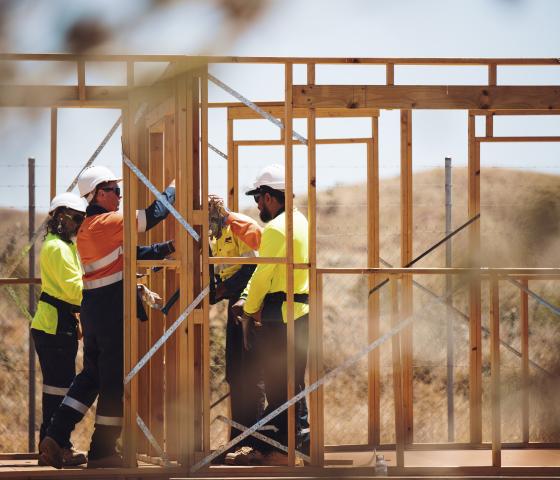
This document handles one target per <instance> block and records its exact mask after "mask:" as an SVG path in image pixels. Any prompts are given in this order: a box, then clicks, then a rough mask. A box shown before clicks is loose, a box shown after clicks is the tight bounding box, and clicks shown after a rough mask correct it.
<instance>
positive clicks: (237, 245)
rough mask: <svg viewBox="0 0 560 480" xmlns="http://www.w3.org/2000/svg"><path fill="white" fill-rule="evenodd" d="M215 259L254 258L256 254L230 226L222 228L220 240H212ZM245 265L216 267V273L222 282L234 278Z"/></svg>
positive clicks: (214, 238) (211, 244)
mask: <svg viewBox="0 0 560 480" xmlns="http://www.w3.org/2000/svg"><path fill="white" fill-rule="evenodd" d="M210 247H211V248H212V256H213V257H254V256H255V255H256V252H255V251H254V250H253V249H252V248H251V247H249V245H247V244H246V243H245V242H243V241H242V240H241V239H240V238H239V237H237V236H236V235H234V234H233V232H232V230H231V226H230V225H226V226H225V227H224V228H222V236H221V237H220V238H216V237H212V238H211V240H210ZM242 266H243V265H214V273H215V274H216V275H219V276H220V278H221V279H222V280H227V279H228V278H230V277H232V276H233V275H234V274H235V273H236V272H237V271H238V270H239V269H240V268H241V267H242Z"/></svg>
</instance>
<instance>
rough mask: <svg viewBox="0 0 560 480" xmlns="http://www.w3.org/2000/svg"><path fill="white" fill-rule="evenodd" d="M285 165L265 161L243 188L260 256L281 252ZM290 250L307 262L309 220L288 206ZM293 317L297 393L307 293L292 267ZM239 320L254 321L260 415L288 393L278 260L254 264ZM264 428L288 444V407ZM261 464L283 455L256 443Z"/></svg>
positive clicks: (303, 415) (302, 434) (301, 273)
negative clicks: (251, 206)
mask: <svg viewBox="0 0 560 480" xmlns="http://www.w3.org/2000/svg"><path fill="white" fill-rule="evenodd" d="M284 189H285V181H284V167H282V166H281V165H269V166H267V167H266V168H264V169H263V170H262V172H261V173H260V174H259V175H258V177H257V180H256V181H255V184H254V189H252V190H250V191H248V192H246V194H247V195H252V196H254V198H255V201H256V202H257V205H258V208H259V212H260V219H261V220H262V221H263V222H265V223H266V224H267V225H266V227H265V228H264V230H263V232H262V237H261V244H260V247H259V256H260V257H285V255H286V223H285V222H286V215H285V212H284V206H285V198H284ZM293 226H294V228H293V242H294V243H293V253H294V262H295V263H307V262H308V261H309V255H308V224H307V219H306V218H305V216H304V215H303V214H302V213H301V212H299V211H298V210H297V208H294V210H293ZM294 294H295V295H294V319H295V344H296V345H295V347H296V354H295V370H296V372H295V374H296V375H295V388H296V393H298V392H300V391H301V390H303V389H304V388H305V384H304V377H305V368H306V366H307V346H308V336H309V333H308V312H309V306H308V294H309V273H308V271H307V270H305V269H297V270H295V271H294ZM235 312H236V313H238V314H239V318H240V321H241V322H243V323H245V324H247V322H248V321H249V322H252V323H253V325H254V326H255V328H254V330H253V333H252V335H251V336H249V335H246V339H245V340H246V345H245V346H246V348H254V349H256V352H257V353H256V355H257V358H258V361H259V363H260V365H261V366H262V369H263V378H264V383H265V392H266V399H267V402H268V405H267V407H266V410H265V411H264V413H263V416H266V415H268V414H269V413H270V412H272V411H273V410H275V409H276V408H278V407H279V406H281V405H282V404H283V403H285V402H286V401H287V400H288V396H287V361H288V360H287V359H288V352H287V323H286V322H287V319H286V266H285V265H282V264H269V265H265V264H260V265H258V266H257V268H256V269H255V271H254V273H253V275H252V277H251V280H250V281H249V284H248V285H247V288H246V289H245V291H244V292H243V294H242V295H241V299H240V300H239V302H237V303H236V305H235ZM266 427H269V430H268V431H266V432H263V433H265V434H266V435H268V436H270V437H271V438H273V439H275V440H277V441H279V442H280V443H282V444H283V445H287V442H288V439H287V431H288V416H287V412H286V411H284V412H283V413H281V414H279V415H277V416H276V417H275V418H274V419H273V420H271V422H270V424H269V425H266V426H265V429H266ZM296 429H297V431H296V434H297V448H298V450H300V451H303V452H304V453H307V452H308V450H309V435H308V433H309V424H308V423H307V407H306V404H305V400H304V399H303V400H302V401H300V402H298V404H297V405H296ZM255 448H258V449H259V450H260V451H261V453H264V463H266V464H276V465H278V464H280V465H282V464H287V456H286V455H285V454H284V453H283V452H281V451H280V450H277V449H274V448H272V447H270V446H269V445H267V444H264V443H260V444H258V447H257V446H255Z"/></svg>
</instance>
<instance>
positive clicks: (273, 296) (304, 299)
mask: <svg viewBox="0 0 560 480" xmlns="http://www.w3.org/2000/svg"><path fill="white" fill-rule="evenodd" d="M285 301H286V292H274V293H267V294H266V295H265V297H264V303H283V302H285ZM294 302H296V303H305V304H306V305H307V304H309V294H308V293H294Z"/></svg>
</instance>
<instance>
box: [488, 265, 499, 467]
mask: <svg viewBox="0 0 560 480" xmlns="http://www.w3.org/2000/svg"><path fill="white" fill-rule="evenodd" d="M490 364H491V387H490V389H491V402H492V466H494V467H501V466H502V446H501V441H502V439H501V429H502V418H501V414H500V295H499V283H498V278H497V277H496V276H491V277H490Z"/></svg>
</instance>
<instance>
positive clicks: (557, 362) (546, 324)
mask: <svg viewBox="0 0 560 480" xmlns="http://www.w3.org/2000/svg"><path fill="white" fill-rule="evenodd" d="M453 175H454V177H453V188H454V190H453V220H454V221H453V224H454V226H455V227H457V226H458V225H460V224H462V223H463V222H465V221H466V220H467V219H468V218H467V198H466V191H467V177H466V171H465V170H464V169H455V170H454V172H453ZM443 181H444V180H443V170H441V171H439V170H438V171H428V172H422V173H418V174H415V177H414V253H415V255H418V254H420V253H421V252H422V251H424V250H425V249H426V248H427V247H429V246H430V245H432V244H433V243H435V242H436V241H438V240H439V239H440V238H441V237H443V235H444V219H445V210H444V189H443ZM481 192H482V201H481V213H482V217H481V229H482V239H483V243H482V251H481V257H482V262H483V264H484V265H489V266H514V267H537V266H557V265H558V253H557V252H558V251H560V238H559V235H558V233H559V228H560V221H559V220H558V219H559V218H560V177H558V176H550V175H544V174H535V173H525V172H518V171H507V170H500V169H489V170H488V171H486V170H485V171H484V172H483V175H482V180H481ZM365 193H366V192H365V187H364V186H363V185H354V186H340V187H336V188H333V189H330V190H327V191H323V192H320V193H319V194H318V202H317V203H318V216H317V220H318V245H317V248H318V262H319V265H320V266H364V265H366V258H367V257H366V225H367V218H366V203H365V202H366V195H365ZM380 198H381V214H380V230H381V256H382V257H383V258H384V259H385V260H387V261H389V262H391V263H393V264H395V265H398V264H399V258H400V233H399V232H400V215H399V208H400V205H399V202H400V185H399V179H387V180H384V181H382V183H381V190H380ZM296 203H298V205H299V207H300V209H301V210H302V211H304V212H305V211H306V208H307V207H306V205H305V202H304V201H303V202H302V201H301V199H298V198H296ZM249 213H250V214H252V215H253V216H255V217H256V211H255V210H254V209H253V210H252V211H250V212H249ZM21 215H22V214H19V215H18V214H14V213H13V212H3V213H1V214H0V221H1V223H2V225H3V226H5V227H4V228H5V230H4V231H5V232H7V233H6V234H5V235H4V237H3V238H2V239H1V240H0V251H5V249H6V245H7V242H8V243H9V241H10V240H9V239H10V238H14V242H15V245H16V247H19V246H21V245H22V243H23V238H24V237H25V236H26V234H25V229H26V222H25V221H21V220H20V219H21V218H22V216H21ZM24 219H25V217H24ZM18 221H19V222H20V223H19V224H18ZM6 229H7V230H6ZM466 240H467V235H466V232H463V233H460V234H459V235H458V236H457V237H455V238H454V240H453V262H454V265H465V264H467V263H468V262H469V260H470V258H469V253H468V251H467V242H466ZM5 260H6V258H4V260H3V261H5ZM444 262H445V256H444V251H443V249H441V250H438V251H437V252H434V253H433V254H431V255H430V256H428V257H427V258H425V259H424V260H422V261H421V262H420V263H419V264H418V265H419V266H442V265H444ZM24 270H25V269H22V270H21V271H20V272H19V274H22V275H23V274H25V271H24ZM416 280H417V281H419V282H420V283H422V284H424V285H426V286H428V287H430V288H431V289H432V290H434V291H435V292H437V293H439V294H442V293H443V288H444V287H443V285H444V283H443V279H439V278H434V277H429V278H428V277H427V276H424V277H421V276H419V277H418V278H416ZM556 283H557V282H552V281H538V282H532V283H531V288H532V289H534V290H535V291H536V292H537V293H539V294H541V295H542V296H543V297H545V298H546V299H547V300H548V301H550V302H551V303H553V304H555V305H560V295H559V294H558V288H557V285H556ZM460 286H461V284H460V281H458V280H457V282H456V287H457V288H459V290H458V291H457V293H456V294H455V295H454V304H455V306H457V308H459V309H461V310H462V311H463V312H465V313H467V297H466V295H465V291H464V289H461V288H460ZM500 290H501V303H500V307H501V335H502V339H504V340H506V341H507V342H508V343H510V344H511V345H512V346H513V347H514V348H517V349H519V348H520V341H519V291H518V290H517V289H516V288H515V287H513V286H511V285H507V284H506V283H503V282H502V284H501V289H500ZM20 293H21V295H22V298H26V295H27V291H26V289H25V288H21V289H20ZM366 299H367V285H366V282H365V281H364V279H362V278H360V277H358V276H342V277H335V276H333V275H330V276H327V277H326V278H325V289H324V314H325V316H324V333H325V338H324V348H325V364H326V367H327V368H328V369H331V368H334V367H336V366H337V365H339V364H340V363H341V362H342V361H344V359H346V358H348V357H349V356H350V355H352V354H353V353H355V352H357V351H359V350H360V349H361V348H363V347H364V346H365V345H366V338H367V336H366V306H367V303H366ZM388 300H389V299H388V292H386V291H385V290H382V291H381V308H382V319H381V323H382V330H383V331H386V330H387V329H388V328H389V318H388V314H389V304H388ZM0 305H1V308H0V393H1V397H0V426H1V427H0V428H1V429H2V430H1V431H0V450H2V451H10V450H11V451H14V450H24V449H25V447H26V432H27V423H26V422H27V401H26V398H27V393H26V392H27V368H26V365H27V347H26V342H27V324H26V321H25V320H24V319H23V318H22V316H21V314H20V313H19V311H18V310H17V308H15V307H14V305H13V303H12V302H11V300H9V299H8V297H7V296H6V293H5V292H4V291H2V294H1V295H0ZM529 306H530V351H531V358H532V360H534V361H535V362H537V363H538V364H539V365H541V366H542V367H543V368H545V369H547V370H548V371H550V372H551V373H553V374H554V375H555V376H558V374H559V373H560V357H559V356H558V353H557V352H558V338H560V331H559V330H560V322H558V318H557V317H555V316H554V315H553V314H551V313H550V312H549V311H548V310H546V309H545V308H543V307H542V306H539V305H538V304H537V303H536V302H534V301H532V300H530V301H529ZM488 311H489V304H488V294H487V285H483V324H484V325H486V326H488ZM212 312H213V313H212V318H211V334H212V368H213V370H212V371H213V375H212V382H213V383H212V387H213V399H214V400H216V399H217V398H219V397H220V396H221V395H222V394H223V393H225V392H227V386H226V385H225V383H224V380H223V377H224V371H223V345H224V323H225V312H224V306H223V305H218V306H217V307H214V309H213V311H212ZM414 316H415V320H414V414H415V424H414V440H415V441H416V442H443V441H446V439H447V403H446V389H447V380H446V349H445V345H446V330H445V325H446V318H447V317H446V310H445V307H443V306H441V305H440V304H438V303H436V302H435V301H434V300H433V299H432V298H430V297H429V296H427V295H426V294H424V293H422V292H421V291H419V290H417V289H415V291H414ZM454 340H455V341H454V345H455V360H454V367H455V382H454V393H455V404H454V406H455V412H456V431H455V438H456V440H457V441H468V393H469V392H468V330H467V324H466V322H465V321H464V320H462V319H461V318H455V321H454ZM489 352H490V350H489V344H488V340H487V339H485V340H484V342H483V388H484V405H483V416H484V422H483V423H484V431H483V436H484V440H485V441H488V440H489V439H490V430H489V425H490V422H489V414H490V404H489V373H490V371H489ZM501 354H502V392H503V407H502V408H503V411H502V418H503V431H502V434H503V439H504V441H516V440H519V439H520V432H521V431H520V428H521V409H520V361H519V359H518V358H517V357H515V356H514V355H512V354H511V353H509V352H508V351H506V350H504V349H502V351H501ZM381 365H382V372H381V378H382V390H381V412H382V416H381V426H382V434H381V438H382V441H383V442H390V441H392V440H394V433H393V430H394V428H393V426H394V415H393V403H392V378H391V374H392V372H391V350H390V346H389V345H384V346H382V347H381ZM366 369H367V365H366V362H365V361H361V362H359V364H358V365H356V366H355V367H354V368H352V369H351V370H349V371H347V372H344V373H343V374H341V375H340V376H339V377H337V378H336V379H335V380H334V381H333V382H332V383H331V384H329V385H328V386H326V388H325V411H326V441H327V443H329V444H343V443H359V442H364V441H365V440H366V438H367V437H366V435H367V430H366V418H367V407H366V405H367V403H366V402H367V376H366ZM38 376H39V377H40V375H38ZM558 388H559V387H558V386H557V381H553V380H550V379H548V378H546V376H543V375H542V374H540V373H539V372H538V371H537V370H535V369H531V385H530V396H531V397H530V398H531V416H530V421H531V429H530V439H531V441H560V425H559V420H558V419H559V418H560V415H559V413H560V407H559V406H558V402H557V401H555V400H556V398H557V393H559V392H558ZM37 401H38V404H40V402H39V397H38V398H37ZM214 412H215V413H216V414H217V413H222V414H224V413H226V405H225V402H224V403H222V404H221V405H220V406H219V407H217V408H216V409H215V410H213V414H214ZM90 428H91V420H89V421H88V422H85V425H81V426H80V429H81V430H80V431H79V432H77V435H75V436H74V438H75V439H76V440H77V442H76V443H77V445H78V446H80V447H81V448H84V447H86V446H87V440H88V439H89V431H90V430H89V429H90ZM84 430H85V431H84ZM212 434H213V444H214V445H218V444H220V443H223V441H224V440H225V436H224V435H225V429H224V427H223V426H222V425H221V424H219V422H218V421H214V422H213V423H212Z"/></svg>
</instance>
